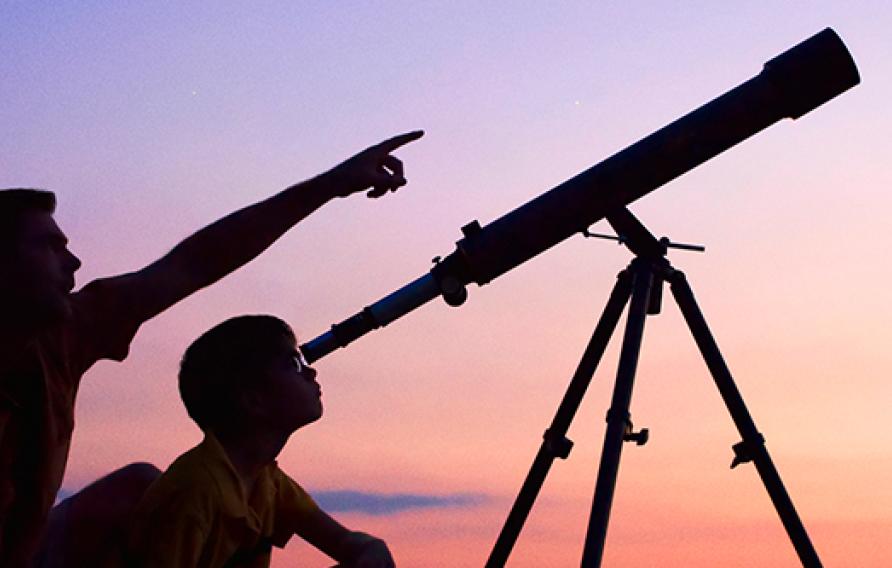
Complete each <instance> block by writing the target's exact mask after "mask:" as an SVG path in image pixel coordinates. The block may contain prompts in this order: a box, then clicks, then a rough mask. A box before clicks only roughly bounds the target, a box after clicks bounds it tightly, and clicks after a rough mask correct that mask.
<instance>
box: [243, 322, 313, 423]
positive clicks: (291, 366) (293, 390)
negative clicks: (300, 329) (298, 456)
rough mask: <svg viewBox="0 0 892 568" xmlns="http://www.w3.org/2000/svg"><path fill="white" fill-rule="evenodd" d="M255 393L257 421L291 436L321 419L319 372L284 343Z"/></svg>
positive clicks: (292, 344)
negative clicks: (317, 377) (317, 379)
mask: <svg viewBox="0 0 892 568" xmlns="http://www.w3.org/2000/svg"><path fill="white" fill-rule="evenodd" d="M254 387H255V388H253V389H252V391H253V395H254V396H253V397H252V398H254V402H255V404H254V405H252V406H254V407H255V411H256V414H257V416H256V417H257V419H258V420H259V421H262V422H263V423H264V424H267V425H269V426H271V427H272V428H274V429H276V430H283V431H287V432H288V433H291V432H293V431H295V430H297V429H298V428H300V427H301V426H305V425H307V424H309V423H311V422H315V421H316V420H318V419H319V418H320V417H321V416H322V389H321V387H320V386H319V383H317V382H316V371H315V369H312V368H311V367H310V366H309V365H307V364H306V362H305V361H304V359H303V356H302V355H301V354H300V353H299V352H298V350H297V348H296V346H295V344H294V343H293V342H291V341H288V340H285V339H283V340H282V341H281V345H280V348H279V349H277V350H276V354H275V355H274V356H273V357H272V358H271V360H270V361H269V362H268V364H267V365H266V369H265V371H264V372H263V373H262V374H261V376H259V377H258V380H257V381H256V383H255V384H254Z"/></svg>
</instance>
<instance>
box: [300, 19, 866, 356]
mask: <svg viewBox="0 0 892 568" xmlns="http://www.w3.org/2000/svg"><path fill="white" fill-rule="evenodd" d="M859 81H860V77H859V75H858V70H857V68H856V67H855V62H854V61H853V60H852V57H851V55H850V54H849V52H848V50H847V49H846V46H845V44H843V42H842V40H841V39H840V38H839V36H838V35H837V34H836V33H835V32H834V31H833V30H832V29H830V28H827V29H825V30H823V31H821V32H819V33H817V34H815V35H814V36H812V37H810V38H808V39H806V40H805V41H803V42H801V43H799V44H798V45H795V46H793V47H792V48H790V49H789V50H787V51H785V52H783V53H781V54H780V55H778V56H777V57H775V58H773V59H771V60H770V61H768V62H767V63H765V65H764V66H763V69H762V71H761V72H760V73H759V74H758V75H756V76H755V77H753V78H751V79H749V80H748V81H746V82H744V83H742V84H740V85H738V86H737V87H735V88H733V89H731V90H730V91H728V92H726V93H725V94H723V95H721V96H719V97H717V98H715V99H713V100H712V101H710V102H708V103H706V104H704V105H703V106H701V107H700V108H698V109H696V110H694V111H692V112H690V113H688V114H687V115H685V116H683V117H681V118H679V119H677V120H676V121H674V122H672V123H671V124H669V125H667V126H664V127H663V128H661V129H660V130H657V131H656V132H654V133H652V134H650V135H648V136H646V137H645V138H642V139H641V140H639V141H638V142H636V143H634V144H632V145H631V146H629V147H627V148H625V149H624V150H621V151H620V152H617V153H616V154H614V155H612V156H610V157H609V158H607V159H605V160H604V161H602V162H600V163H598V164H596V165H594V166H592V167H591V168H589V169H587V170H585V171H584V172H582V173H580V174H578V175H576V176H575V177H573V178H571V179H569V180H567V181H565V182H564V183H562V184H560V185H558V186H557V187H554V188H553V189H550V190H549V191H547V192H545V193H543V194H541V195H539V196H538V197H536V198H534V199H533V200H531V201H529V202H527V203H525V204H523V205H521V206H520V207H518V208H517V209H514V210H513V211H511V212H509V213H507V214H505V215H503V216H502V217H500V218H498V219H496V220H495V221H493V222H491V223H489V224H488V225H486V226H481V225H480V223H479V222H477V221H472V222H471V223H469V224H467V225H465V226H464V227H462V235H463V237H462V238H461V240H459V241H458V242H457V243H456V249H455V251H454V252H452V253H451V254H449V255H448V256H447V257H446V258H443V259H442V260H441V261H435V265H434V267H433V268H432V269H431V270H430V272H429V273H427V274H424V275H423V276H421V277H420V278H418V279H416V280H414V281H413V282H410V283H409V284H407V285H405V286H403V287H402V288H400V289H398V290H396V291H395V292H393V293H391V294H390V295H388V296H386V297H384V298H382V299H380V300H378V301H377V302H375V303H373V304H371V305H369V306H367V307H366V308H364V309H363V310H362V311H360V312H359V313H357V314H355V315H353V316H351V317H349V318H347V319H346V320H344V321H342V322H340V323H336V324H334V325H333V326H332V328H331V330H330V331H328V332H326V333H324V334H322V335H320V336H318V337H316V338H315V339H313V340H311V341H309V342H307V343H305V344H303V345H302V346H301V349H302V351H303V353H304V356H305V357H306V359H307V361H309V362H311V363H312V362H314V361H317V360H319V359H321V358H322V357H324V356H325V355H327V354H329V353H331V352H332V351H334V350H336V349H338V348H340V347H345V346H347V345H348V344H349V343H351V342H353V341H355V340H356V339H358V338H359V337H362V336H363V335H365V334H366V333H368V332H370V331H372V330H374V329H377V328H379V327H382V326H385V325H387V324H389V323H391V322H393V321H394V320H396V319H398V318H400V317H402V316H403V315H405V314H407V313H409V312H411V311H412V310H414V309H415V308H418V307H420V306H422V305H423V304H425V303H427V302H428V301H430V300H432V299H434V298H436V297H437V296H442V297H443V299H444V300H445V301H446V303H448V304H449V305H452V306H459V305H461V304H462V303H464V301H465V299H466V298H467V288H466V286H467V285H468V284H470V283H472V282H473V283H476V284H478V285H480V286H482V285H484V284H486V283H488V282H490V281H492V280H493V279H495V278H497V277H498V276H500V275H502V274H504V273H506V272H508V271H509V270H511V269H512V268H515V267H516V266H518V265H520V264H523V263H524V262H526V261H528V260H530V259H531V258H533V257H534V256H536V255H538V254H539V253H542V252H544V251H546V250H548V249H549V248H551V247H552V246H554V245H556V244H558V243H560V242H561V241H563V240H565V239H567V238H568V237H570V236H572V235H573V234H575V233H578V232H581V231H584V230H585V229H587V228H588V227H590V226H591V225H592V224H593V223H595V222H597V221H599V220H601V219H603V218H605V217H607V216H608V215H610V214H611V213H612V212H614V211H620V210H622V209H623V208H625V206H627V205H628V204H630V203H632V202H633V201H635V200H637V199H638V198H640V197H642V196H644V195H646V194H648V193H650V192H651V191H653V190H655V189H656V188H658V187H660V186H662V185H663V184H665V183H667V182H669V181H671V180H673V179H675V178H676V177H678V176H680V175H682V174H684V173H685V172H687V171H688V170H691V169H693V168H694V167H696V166H698V165H700V164H702V163H703V162H705V161H707V160H709V159H710V158H713V157H714V156H716V155H718V154H720V153H722V152H724V151H725V150H727V149H728V148H730V147H732V146H734V145H735V144H737V143H739V142H742V141H743V140H745V139H747V138H749V137H750V136H752V135H754V134H756V133H757V132H760V131H761V130H763V129H765V128H767V127H768V126H770V125H772V124H774V123H775V122H777V121H779V120H781V119H783V118H792V119H797V118H799V117H800V116H802V115H804V114H806V113H807V112H809V111H811V110H813V109H815V108H817V107H818V106H820V105H822V104H824V103H825V102H827V101H829V100H830V99H832V98H834V97H836V96H837V95H839V94H841V93H843V92H844V91H846V90H848V89H849V88H851V87H853V86H855V85H857V84H858V83H859Z"/></svg>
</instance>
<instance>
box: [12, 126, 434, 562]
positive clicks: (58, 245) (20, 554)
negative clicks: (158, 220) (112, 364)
mask: <svg viewBox="0 0 892 568" xmlns="http://www.w3.org/2000/svg"><path fill="white" fill-rule="evenodd" d="M422 134H423V133H422V132H420V131H416V132H410V133H407V134H402V135H399V136H396V137H394V138H391V139H389V140H385V141H384V142H381V143H379V144H377V145H374V146H371V147H370V148H367V149H366V150H364V151H362V152H360V153H358V154H356V155H355V156H353V157H351V158H349V159H347V160H346V161H344V162H343V163H341V164H339V165H338V166H335V167H334V168H332V169H331V170H329V171H327V172H325V173H323V174H321V175H319V176H317V177H315V178H312V179H310V180H308V181H305V182H302V183H299V184H296V185H294V186H291V187H289V188H287V189H285V190H283V191H281V192H280V193H278V194H276V195H274V196H272V197H270V198H268V199H266V200H264V201H260V202H258V203H255V204H253V205H250V206H248V207H246V208H244V209H241V210H239V211H236V212H235V213H232V214H230V215H228V216H226V217H224V218H223V219H220V220H218V221H216V222H215V223H212V224H211V225H209V226H207V227H205V228H204V229H201V230H200V231H198V232H197V233H195V234H193V235H192V236H190V237H189V238H187V239H185V240H184V241H183V242H181V243H180V244H178V245H177V246H176V247H174V248H173V250H171V251H170V252H169V253H168V254H166V255H164V256H163V257H162V258H160V259H159V260H157V261H155V262H153V263H151V264H149V265H148V266H146V267H145V268H143V269H141V270H138V271H135V272H131V273H128V274H123V275H120V276H115V277H111V278H104V279H100V280H96V281H93V282H91V283H89V284H87V285H86V286H84V287H83V288H82V289H80V290H79V291H77V292H72V290H73V289H74V273H75V272H76V271H77V269H78V268H79V267H80V265H81V262H80V260H79V259H78V258H77V257H76V256H74V255H73V254H72V253H71V252H70V251H69V250H68V246H67V245H68V240H67V238H66V236H65V234H64V233H63V232H62V230H61V229H60V228H59V227H58V225H57V224H56V222H55V221H54V219H53V216H52V214H53V212H54V209H55V197H54V196H53V194H52V193H50V192H46V191H39V190H31V189H10V190H4V191H0V566H3V567H4V568H18V567H31V566H33V565H34V561H35V557H36V555H37V552H38V550H39V549H41V548H43V552H42V553H41V556H42V559H41V564H42V565H44V566H48V565H53V564H54V563H56V562H58V561H59V560H60V559H66V560H67V561H68V562H74V559H75V558H77V557H84V558H86V557H89V556H90V555H91V554H94V553H97V552H99V551H101V548H102V546H104V543H105V542H108V541H109V539H110V538H113V534H112V533H115V531H121V530H123V529H122V527H123V525H124V524H125V523H126V520H127V518H128V515H129V514H130V512H131V511H132V508H133V506H134V504H135V503H136V501H137V500H138V499H139V498H140V496H141V495H142V491H143V490H144V489H145V487H146V486H147V485H148V484H149V483H150V482H151V481H152V480H153V479H154V478H155V477H157V475H158V470H157V469H155V468H154V467H153V466H151V465H149V464H131V465H130V466H127V467H125V468H122V469H120V470H118V471H116V472H113V473H112V474H110V475H109V476H107V477H105V478H103V479H101V480H99V481H97V482H95V483H94V484H93V485H91V486H89V487H87V488H86V489H84V490H83V491H81V492H80V493H79V494H77V495H75V496H73V497H71V498H69V499H67V500H66V501H64V502H62V503H60V505H59V506H57V507H56V508H55V509H53V514H52V523H51V524H52V526H51V528H50V530H48V531H47V534H46V537H45V538H44V535H43V533H44V527H45V525H46V524H47V519H48V516H49V514H50V509H51V508H52V507H53V503H54V501H55V498H56V493H57V491H58V489H59V486H60V484H61V482H62V477H63V474H64V471H65V464H66V462H67V459H68V450H69V446H70V441H71V434H72V431H73V427H74V424H73V417H74V400H75V396H76V394H77V389H78V386H79V383H80V379H81V377H82V376H83V374H84V373H85V372H86V371H87V370H88V369H89V368H90V367H91V366H92V365H93V364H94V363H95V362H96V361H98V360H100V359H113V360H116V361H121V360H123V359H124V358H125V357H126V356H127V353H128V350H129V346H130V342H131V340H132V339H133V336H134V335H135V333H136V331H137V330H138V329H139V326H140V325H141V324H142V323H143V322H145V321H147V320H149V319H151V318H152V317H154V316H155V315H157V314H159V313H160V312H162V311H164V310H165V309H167V308H168V307H170V306H171V305H173V304H175V303H176V302H178V301H180V300H182V299H183V298H185V297H186V296H188V295H190V294H192V293H193V292H195V291H196V290H199V289H201V288H203V287H205V286H208V285H209V284H212V283H214V282H216V281H217V280H219V279H220V278H222V277H223V276H225V275H227V274H229V273H230V272H232V271H233V270H235V269H237V268H239V267H240V266H242V265H244V264H245V263H247V262H248V261H250V260H251V259H253V258H254V257H256V256H257V255H258V254H260V253H261V252H263V251H264V250H265V249H266V248H267V247H268V246H269V245H271V244H272V243H273V242H274V241H275V240H276V239H278V238H279V237H280V236H281V235H282V234H284V233H285V232H286V231H287V230H288V229H290V228H291V227H292V226H293V225H294V224H295V223H297V222H298V221H300V220H301V219H303V218H304V217H306V216H307V215H309V214H310V213H312V212H313V211H315V210H316V209H318V208H319V207H321V206H322V205H324V204H325V203H327V202H328V201H330V200H332V199H333V198H335V197H345V196H348V195H351V194H353V193H357V192H360V191H363V190H366V189H369V188H371V191H369V192H368V196H369V197H380V196H381V195H384V194H385V193H387V192H388V191H395V190H396V189H397V188H399V187H401V186H403V185H405V183H406V179H405V177H404V174H403V165H402V163H401V162H400V161H399V160H398V159H397V158H396V157H394V156H393V155H391V152H393V151H394V150H396V149H397V148H399V147H400V146H402V145H404V144H407V143H409V142H411V141H413V140H416V139H418V138H419V137H421V135H422ZM42 540H43V541H44V542H43V545H41V541H42ZM97 562H99V561H97Z"/></svg>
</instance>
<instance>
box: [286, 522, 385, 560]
mask: <svg viewBox="0 0 892 568" xmlns="http://www.w3.org/2000/svg"><path fill="white" fill-rule="evenodd" d="M295 532H296V533H297V534H298V535H299V536H300V537H301V538H303V539H304V540H306V541H307V542H309V543H310V544H312V545H313V546H315V547H316V548H318V549H319V550H321V551H322V552H324V553H325V554H327V555H329V556H331V557H332V558H334V559H335V560H337V561H338V562H340V566H344V567H350V568H393V567H394V566H395V564H394V562H393V557H392V556H391V555H390V550H388V549H387V544H385V542H384V541H383V540H381V539H379V538H375V537H373V536H370V535H367V534H365V533H361V532H353V531H351V530H349V529H347V528H346V527H344V526H343V525H341V524H340V523H339V522H337V521H336V520H334V519H333V518H331V517H330V516H329V515H328V514H327V513H326V512H325V511H323V510H322V509H318V508H317V509H315V510H314V511H313V512H312V513H310V514H309V515H307V516H305V517H303V518H302V519H301V523H300V526H298V527H297V529H296V531H295Z"/></svg>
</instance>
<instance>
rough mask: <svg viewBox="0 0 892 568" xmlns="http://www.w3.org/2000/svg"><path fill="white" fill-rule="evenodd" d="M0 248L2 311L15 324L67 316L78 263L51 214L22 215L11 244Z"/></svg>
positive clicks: (34, 213) (49, 320)
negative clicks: (69, 297) (15, 322)
mask: <svg viewBox="0 0 892 568" xmlns="http://www.w3.org/2000/svg"><path fill="white" fill-rule="evenodd" d="M3 249H4V250H3V254H2V255H0V266H2V271H0V273H2V274H3V276H2V281H0V294H2V297H0V302H2V304H3V305H4V310H3V311H4V312H5V313H7V314H9V315H11V316H12V319H13V320H14V321H17V322H19V323H22V324H32V325H33V324H37V325H45V324H50V323H54V322H57V321H61V320H64V319H65V318H67V317H69V316H70V315H71V306H70V304H69V301H68V296H69V293H70V292H71V290H72V289H73V288H74V273H75V271H77V269H78V268H79V267H80V265H81V262H80V260H79V259H78V258H77V257H76V256H74V255H73V254H72V253H71V251H69V250H68V239H67V238H66V237H65V234H64V233H63V232H62V231H61V230H60V229H59V226H58V225H57V224H56V222H55V220H54V219H53V217H52V215H51V214H50V213H47V212H44V211H29V212H26V213H24V214H23V215H22V218H21V219H20V221H19V226H18V227H17V230H16V232H15V236H14V237H13V242H11V243H4V246H3Z"/></svg>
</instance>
